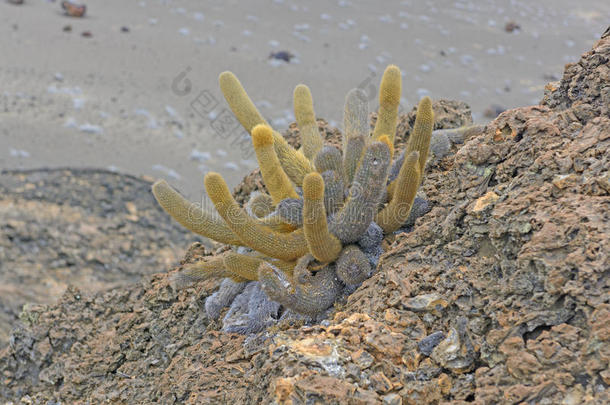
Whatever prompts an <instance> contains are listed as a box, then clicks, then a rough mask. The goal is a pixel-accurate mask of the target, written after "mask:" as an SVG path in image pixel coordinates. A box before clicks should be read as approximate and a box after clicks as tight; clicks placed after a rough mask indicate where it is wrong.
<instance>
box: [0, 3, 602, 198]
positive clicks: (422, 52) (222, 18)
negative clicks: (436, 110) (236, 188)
mask: <svg viewBox="0 0 610 405" xmlns="http://www.w3.org/2000/svg"><path fill="white" fill-rule="evenodd" d="M87 5H88V7H89V10H88V12H87V15H86V17H85V18H80V19H79V18H69V17H66V16H64V15H62V12H61V7H60V6H59V4H58V2H47V1H42V0H36V1H35V0H26V2H25V4H23V5H20V6H15V5H11V4H8V3H7V2H6V1H4V0H2V1H0V33H1V35H0V49H2V58H1V60H2V62H1V63H0V84H1V87H0V168H33V167H60V166H73V167H100V168H111V169H116V170H119V171H122V172H126V173H130V174H135V175H148V176H151V177H163V178H167V179H168V180H169V181H170V182H171V183H172V184H174V185H176V186H177V187H178V188H179V189H180V190H181V191H183V192H184V193H185V194H186V195H187V196H189V197H190V198H193V199H198V198H199V197H200V196H201V193H202V189H203V185H202V179H203V173H205V172H207V171H210V170H214V171H219V172H221V173H222V174H223V175H224V176H225V177H226V178H227V180H228V182H229V183H230V184H231V185H235V184H237V182H238V181H239V180H240V179H241V177H242V176H243V175H244V174H246V173H247V172H248V171H249V170H251V169H252V168H253V167H255V166H256V162H255V160H254V159H253V156H252V154H251V149H249V148H246V149H245V150H242V148H241V145H242V144H243V142H242V143H240V141H241V140H242V137H243V136H244V134H245V132H244V131H243V130H242V129H241V128H231V127H224V128H223V127H222V126H221V125H220V124H221V123H222V122H223V121H222V118H223V117H224V114H226V112H227V110H226V109H227V106H226V104H225V102H224V99H223V98H222V95H221V93H220V91H219V89H218V85H217V76H218V74H219V73H220V72H221V71H223V70H232V71H233V72H235V73H236V74H237V76H238V77H239V78H240V79H241V81H242V83H243V84H244V86H245V87H246V90H247V91H248V92H249V94H250V96H251V97H252V98H253V100H254V101H255V103H256V104H257V105H258V106H259V108H260V110H261V112H262V113H263V115H265V117H266V118H268V119H269V121H270V122H271V123H272V124H273V125H274V126H275V127H276V128H277V129H278V130H283V129H285V128H286V127H287V126H288V124H289V123H290V122H291V121H292V120H293V114H292V102H291V96H292V90H293V88H294V86H295V85H296V84H298V83H305V84H307V85H309V86H310V88H311V90H312V93H313V96H314V102H315V108H316V113H317V115H318V116H319V117H323V118H326V119H327V120H329V121H330V122H331V123H335V124H336V125H340V122H341V120H342V117H341V116H342V109H343V99H344V95H345V93H346V92H347V91H348V90H349V89H350V88H353V87H356V86H363V87H364V88H365V89H368V88H371V89H374V88H375V87H376V86H377V84H378V82H379V78H380V74H381V72H383V69H384V68H385V66H386V65H387V64H389V63H394V64H397V65H398V66H400V68H401V69H402V70H403V72H404V78H403V100H402V101H403V103H402V108H403V109H404V110H409V109H411V108H412V106H413V105H414V104H415V103H416V102H417V100H418V99H419V98H420V97H421V96H423V95H429V96H431V97H432V98H452V99H460V100H464V101H466V102H467V103H469V104H470V105H471V106H472V109H473V116H474V118H475V121H477V122H486V121H488V120H489V118H487V117H486V116H485V114H484V113H485V110H486V109H489V108H490V107H492V106H495V105H497V106H499V107H502V108H512V107H517V106H524V105H530V104H535V103H537V101H538V100H539V99H540V98H541V96H542V91H543V87H544V85H545V84H546V83H547V82H549V81H553V80H557V79H559V78H560V75H561V72H562V71H563V66H564V64H565V63H570V62H576V61H577V60H578V58H579V56H580V54H581V53H583V52H585V51H586V50H588V49H589V48H590V46H591V44H592V43H593V42H594V41H595V40H596V39H597V38H599V35H600V34H601V33H602V32H603V31H604V30H605V28H606V26H607V24H608V21H609V20H610V4H609V3H607V2H602V1H598V0H584V1H581V2H578V3H574V2H570V1H566V0H561V1H551V0H545V1H536V2H526V1H513V2H511V5H507V4H506V2H504V1H500V0H490V1H486V2H484V3H481V2H466V1H453V2H444V1H427V2H425V3H422V2H418V1H415V0H412V1H387V2H383V5H384V8H383V9H381V8H380V6H379V5H378V3H376V2H365V1H334V2H317V1H316V2H307V3H305V2H294V1H278V0H276V1H271V0H255V1H248V2H238V1H206V2H205V3H202V2H200V1H196V0H185V1H150V0H148V1H139V2H125V1H119V0H106V1H104V2H88V3H87ZM509 22H514V23H516V24H517V25H519V27H520V29H517V30H514V31H513V32H507V31H506V30H505V26H506V24H507V23H509ZM84 32H89V33H90V36H88V37H86V36H83V35H82V34H83V33H84ZM278 51H289V52H290V53H292V54H293V55H294V58H292V60H291V61H290V62H289V63H286V62H283V61H280V60H277V59H269V55H270V53H271V52H278ZM370 86H373V87H370ZM374 93H375V91H372V94H374ZM374 108H376V102H375V100H371V109H374Z"/></svg>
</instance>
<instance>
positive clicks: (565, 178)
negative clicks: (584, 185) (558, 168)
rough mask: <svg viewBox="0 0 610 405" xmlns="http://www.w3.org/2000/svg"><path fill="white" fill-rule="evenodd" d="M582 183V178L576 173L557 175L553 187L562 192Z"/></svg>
mask: <svg viewBox="0 0 610 405" xmlns="http://www.w3.org/2000/svg"><path fill="white" fill-rule="evenodd" d="M578 183H580V176H579V175H578V174H576V173H570V174H557V175H555V177H553V185H554V186H555V187H557V188H558V189H560V190H563V189H564V188H566V187H570V186H574V185H576V184H578Z"/></svg>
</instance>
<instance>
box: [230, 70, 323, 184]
mask: <svg viewBox="0 0 610 405" xmlns="http://www.w3.org/2000/svg"><path fill="white" fill-rule="evenodd" d="M218 82H219V83H220V90H221V91H222V94H223V95H224V97H225V99H226V100H227V103H228V104H229V107H230V108H231V111H233V114H235V117H237V120H238V121H239V122H240V123H241V125H242V126H243V127H244V128H245V130H246V131H248V133H249V134H251V133H252V130H253V129H254V127H255V126H257V125H260V124H264V125H269V124H267V121H265V119H264V118H263V116H262V115H261V114H260V112H259V111H258V110H257V108H256V106H255V105H254V103H253V102H252V100H250V97H248V94H247V93H246V90H244V88H243V86H242V85H241V83H240V82H239V80H238V79H237V77H236V76H235V75H234V74H233V73H231V72H223V73H221V74H220V76H219V77H218ZM273 147H274V149H275V153H276V154H277V157H278V159H279V160H280V163H281V165H282V168H283V169H284V171H285V172H286V174H287V175H288V177H289V178H290V180H292V182H293V183H294V184H296V185H297V186H299V187H300V186H301V185H302V184H303V178H304V177H305V175H306V174H307V173H309V172H311V171H313V168H312V167H311V163H310V162H309V159H307V158H306V157H305V155H303V154H302V153H301V152H298V151H297V150H295V149H294V148H293V147H292V146H290V145H289V144H288V142H286V140H285V139H284V137H283V136H282V135H280V134H279V133H278V132H276V131H273Z"/></svg>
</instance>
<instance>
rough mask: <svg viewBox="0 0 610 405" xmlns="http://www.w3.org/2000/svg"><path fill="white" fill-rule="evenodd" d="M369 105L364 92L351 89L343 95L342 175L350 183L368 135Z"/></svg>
mask: <svg viewBox="0 0 610 405" xmlns="http://www.w3.org/2000/svg"><path fill="white" fill-rule="evenodd" d="M369 131H370V128H369V107H368V100H367V98H366V93H365V92H364V91H363V90H361V89H357V88H356V89H352V90H350V91H349V92H348V93H347V96H346V97H345V107H344V110H343V175H344V176H345V182H346V184H351V183H352V180H353V179H354V173H356V169H357V168H358V164H360V159H361V158H362V153H363V152H364V147H365V146H366V143H367V140H369V139H370V137H369Z"/></svg>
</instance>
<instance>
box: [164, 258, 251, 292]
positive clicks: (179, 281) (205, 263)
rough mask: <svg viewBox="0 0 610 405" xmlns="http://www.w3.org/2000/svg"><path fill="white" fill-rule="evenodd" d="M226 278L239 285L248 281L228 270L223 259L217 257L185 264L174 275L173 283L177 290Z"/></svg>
mask: <svg viewBox="0 0 610 405" xmlns="http://www.w3.org/2000/svg"><path fill="white" fill-rule="evenodd" d="M226 277H229V278H231V279H232V280H233V281H235V282H238V283H239V282H242V281H245V280H246V279H245V278H243V277H241V276H239V275H237V274H234V273H232V272H230V271H229V270H227V268H226V267H225V264H224V259H223V257H222V256H217V257H212V258H211V259H208V260H201V261H198V262H195V263H188V264H185V265H184V267H183V268H182V270H180V271H179V272H177V273H174V274H173V275H172V277H171V281H172V284H173V285H174V286H175V287H176V288H184V287H187V286H189V285H191V284H194V283H196V282H199V281H203V280H207V279H210V278H226Z"/></svg>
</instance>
